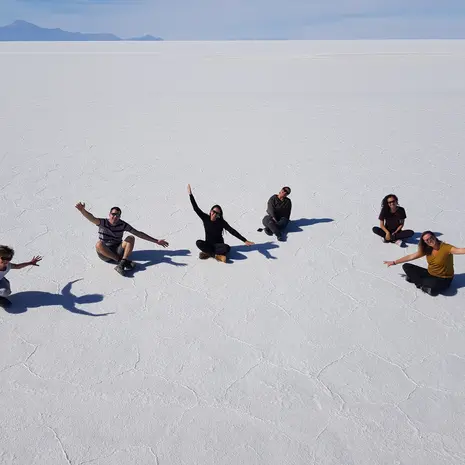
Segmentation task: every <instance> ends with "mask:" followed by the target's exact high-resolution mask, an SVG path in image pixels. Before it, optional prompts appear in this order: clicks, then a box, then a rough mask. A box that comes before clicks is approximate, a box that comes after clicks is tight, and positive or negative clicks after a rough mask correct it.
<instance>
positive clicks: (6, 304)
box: [0, 297, 11, 308]
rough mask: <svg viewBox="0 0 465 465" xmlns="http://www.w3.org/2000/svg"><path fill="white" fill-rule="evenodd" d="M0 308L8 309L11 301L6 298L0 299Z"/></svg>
mask: <svg viewBox="0 0 465 465" xmlns="http://www.w3.org/2000/svg"><path fill="white" fill-rule="evenodd" d="M0 307H1V308H10V307H11V301H10V300H8V299H7V298H6V297H0Z"/></svg>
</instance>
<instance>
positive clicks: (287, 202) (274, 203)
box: [266, 194, 292, 221]
mask: <svg viewBox="0 0 465 465" xmlns="http://www.w3.org/2000/svg"><path fill="white" fill-rule="evenodd" d="M291 210H292V202H291V199H290V198H289V197H284V199H283V200H279V197H278V195H277V194H274V195H272V196H271V197H270V199H269V200H268V206H267V209H266V212H267V213H268V215H270V216H272V217H273V218H275V219H276V220H277V221H279V220H280V219H281V218H286V219H287V220H289V219H290V217H291Z"/></svg>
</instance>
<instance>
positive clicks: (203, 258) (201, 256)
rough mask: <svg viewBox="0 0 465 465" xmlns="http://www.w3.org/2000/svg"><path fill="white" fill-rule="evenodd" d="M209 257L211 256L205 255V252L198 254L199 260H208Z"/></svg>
mask: <svg viewBox="0 0 465 465" xmlns="http://www.w3.org/2000/svg"><path fill="white" fill-rule="evenodd" d="M210 257H211V255H210V254H209V253H207V252H200V253H199V258H200V260H206V259H207V258H210Z"/></svg>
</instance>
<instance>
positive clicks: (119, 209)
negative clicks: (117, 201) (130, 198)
mask: <svg viewBox="0 0 465 465" xmlns="http://www.w3.org/2000/svg"><path fill="white" fill-rule="evenodd" d="M113 210H118V211H119V214H120V215H121V208H119V207H111V208H110V212H112V211H113Z"/></svg>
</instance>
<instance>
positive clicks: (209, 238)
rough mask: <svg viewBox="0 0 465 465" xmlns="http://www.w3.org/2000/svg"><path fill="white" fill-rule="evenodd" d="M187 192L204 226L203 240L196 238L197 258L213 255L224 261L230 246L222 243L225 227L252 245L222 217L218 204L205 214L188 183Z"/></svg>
mask: <svg viewBox="0 0 465 465" xmlns="http://www.w3.org/2000/svg"><path fill="white" fill-rule="evenodd" d="M187 192H188V193H189V198H190V200H191V203H192V207H193V208H194V211H195V213H197V215H199V217H200V219H201V220H202V222H203V226H204V228H205V240H204V241H201V240H198V241H197V242H196V245H197V247H198V248H199V249H200V250H201V252H200V254H199V258H201V259H206V258H210V257H215V258H216V259H217V260H219V261H222V262H226V255H227V254H228V252H229V251H230V249H231V247H230V246H229V245H228V244H225V243H224V239H223V230H224V229H226V231H228V232H229V233H231V234H232V235H233V236H235V237H237V238H238V239H239V240H241V241H242V242H244V243H245V245H254V243H253V242H250V241H248V240H247V239H246V238H245V237H244V236H241V235H240V234H239V233H238V232H237V231H236V230H235V229H233V228H232V227H231V226H230V225H229V224H228V223H227V222H226V220H225V219H224V218H223V210H222V208H221V207H220V206H219V205H213V207H212V208H211V209H210V214H209V215H207V214H206V213H204V212H203V211H202V210H200V208H199V207H198V205H197V202H196V201H195V199H194V196H193V194H192V190H191V186H190V184H188V186H187Z"/></svg>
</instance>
